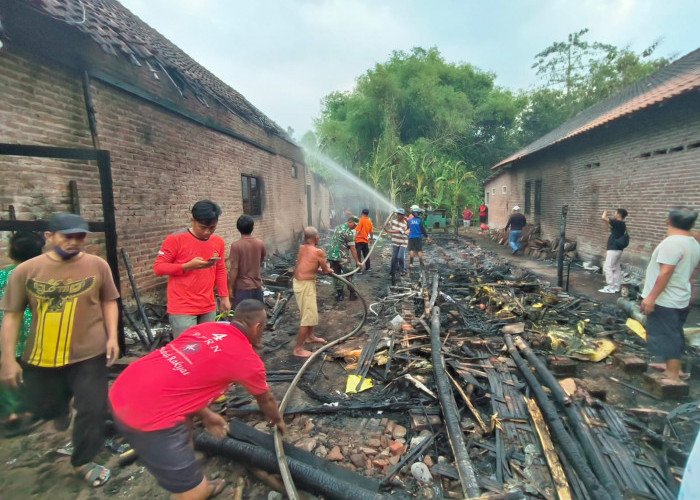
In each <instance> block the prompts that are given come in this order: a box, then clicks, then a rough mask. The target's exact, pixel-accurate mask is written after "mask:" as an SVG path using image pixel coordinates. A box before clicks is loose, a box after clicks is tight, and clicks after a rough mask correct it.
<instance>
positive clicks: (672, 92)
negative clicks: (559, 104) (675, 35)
mask: <svg viewBox="0 0 700 500" xmlns="http://www.w3.org/2000/svg"><path fill="white" fill-rule="evenodd" d="M493 172H494V173H493V175H492V176H491V177H490V178H489V180H487V182H486V183H485V185H484V197H485V199H486V201H487V204H488V205H489V225H490V226H491V227H492V228H502V227H504V226H505V224H506V221H507V220H508V216H509V214H510V213H511V210H512V208H513V206H515V205H519V206H520V207H521V212H522V213H523V214H524V215H525V216H526V217H527V219H528V222H529V223H533V224H539V225H540V227H541V233H542V236H543V237H545V238H547V239H552V238H555V237H558V236H559V228H560V221H561V213H562V207H563V206H565V205H568V215H567V229H566V236H567V238H568V239H571V240H576V242H577V250H578V253H579V256H580V257H581V258H582V259H584V260H592V261H594V262H598V263H600V261H601V259H602V260H604V258H605V247H606V243H607V238H608V231H607V229H606V227H605V224H604V223H603V222H602V221H601V220H600V216H601V214H602V212H603V210H608V211H609V212H610V211H614V210H615V209H617V208H620V207H621V208H625V209H626V210H627V211H628V212H629V216H628V217H627V219H626V222H627V227H628V228H629V233H630V237H631V239H630V245H629V247H628V248H627V249H626V250H625V251H624V253H623V262H624V263H625V264H626V265H628V266H635V267H637V268H642V269H643V268H644V267H645V265H646V263H647V262H648V259H649V257H650V256H651V253H652V251H653V249H654V247H655V246H656V245H657V244H658V243H659V241H661V240H662V239H663V238H664V236H665V234H666V227H665V223H664V222H665V218H666V214H667V212H668V210H669V208H671V207H672V206H675V205H687V206H692V207H694V208H696V209H700V49H698V50H695V51H694V52H691V53H690V54H688V55H686V56H685V57H682V58H680V59H678V60H677V61H675V62H673V63H672V64H669V65H668V66H666V67H664V68H662V69H661V70H659V71H658V72H656V73H654V74H653V75H651V76H649V77H648V78H646V79H643V80H641V81H639V82H637V83H635V84H633V85H631V86H629V87H628V88H626V89H624V90H622V91H621V92H619V93H618V94H615V95H613V96H611V97H609V98H608V99H605V100H603V101H601V102H599V103H597V104H596V105H594V106H592V107H590V108H588V109H586V110H584V111H582V112H581V113H579V114H578V115H577V116H575V117H574V118H572V119H571V120H569V121H568V122H566V123H564V124H562V125H561V126H559V127H557V128H556V129H554V130H552V131H551V132H549V133H548V134H546V135H544V136H543V137H541V138H539V139H538V140H536V141H534V142H533V143H532V144H529V145H528V146H526V147H525V148H523V149H521V150H520V151H518V152H516V153H515V154H513V155H511V156H510V157H508V158H505V159H504V160H502V161H500V162H498V163H497V164H496V165H494V166H493Z"/></svg>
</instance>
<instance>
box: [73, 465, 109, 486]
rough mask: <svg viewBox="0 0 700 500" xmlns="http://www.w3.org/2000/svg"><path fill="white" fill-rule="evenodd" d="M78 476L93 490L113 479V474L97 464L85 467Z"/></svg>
mask: <svg viewBox="0 0 700 500" xmlns="http://www.w3.org/2000/svg"><path fill="white" fill-rule="evenodd" d="M77 474H78V477H82V478H83V479H84V480H85V481H86V482H87V483H88V484H89V485H90V486H92V487H93V488H99V487H100V486H103V485H104V484H105V483H106V482H107V481H109V478H110V477H112V473H111V472H110V470H109V469H108V468H107V467H103V466H101V465H98V464H96V463H95V462H90V463H89V464H86V465H84V466H83V467H81V469H80V471H79V472H78V473H77Z"/></svg>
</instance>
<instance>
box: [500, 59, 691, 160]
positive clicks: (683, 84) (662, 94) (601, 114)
mask: <svg viewBox="0 0 700 500" xmlns="http://www.w3.org/2000/svg"><path fill="white" fill-rule="evenodd" d="M698 88H700V49H697V50H695V51H693V52H691V53H690V54H688V55H686V56H685V57H682V58H681V59H679V60H677V61H675V62H673V63H672V64H669V65H668V66H666V67H664V68H662V69H660V70H659V71H657V72H656V73H654V74H653V75H651V76H649V77H647V78H645V79H643V80H640V81H638V82H636V83H634V84H632V85H630V86H629V87H627V88H626V89H624V90H622V91H621V92H619V93H617V94H614V95H612V96H610V97H608V98H607V99H605V100H603V101H600V102H599V103H597V104H595V105H593V106H591V107H590V108H588V109H586V110H584V111H581V112H580V113H579V114H578V115H576V116H575V117H574V118H572V119H571V120H569V121H568V122H566V123H564V124H562V125H560V126H559V127H557V128H555V129H554V130H552V131H551V132H549V133H548V134H546V135H544V136H542V137H540V138H539V139H537V140H536V141H535V142H533V143H531V144H529V145H528V146H526V147H525V148H523V149H521V150H520V151H518V152H517V153H515V154H513V155H511V156H509V157H508V158H506V159H505V160H502V161H500V162H498V163H497V164H496V165H494V166H493V167H491V168H492V169H497V168H499V167H502V166H503V165H506V164H508V163H511V162H513V161H516V160H520V159H522V158H525V157H526V156H529V155H531V154H532V153H535V152H537V151H540V150H542V149H545V148H548V147H550V146H553V145H554V144H557V143H560V142H563V141H566V140H568V139H571V138H572V137H574V136H576V135H579V134H582V133H584V132H587V131H589V130H592V129H594V128H596V127H600V126H601V125H605V124H606V123H609V122H611V121H613V120H616V119H618V118H621V117H623V116H627V115H630V114H632V113H634V112H636V111H639V110H642V109H644V108H647V107H649V106H652V105H654V104H658V103H661V102H663V101H666V100H668V99H671V98H673V97H676V96H678V95H680V94H683V93H686V92H690V91H693V90H697V89H698Z"/></svg>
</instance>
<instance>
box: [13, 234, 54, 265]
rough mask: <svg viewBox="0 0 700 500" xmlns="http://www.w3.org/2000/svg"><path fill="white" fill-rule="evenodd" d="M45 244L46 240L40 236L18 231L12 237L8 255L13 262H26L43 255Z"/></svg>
mask: <svg viewBox="0 0 700 500" xmlns="http://www.w3.org/2000/svg"><path fill="white" fill-rule="evenodd" d="M45 244H46V240H44V237H43V236H41V235H40V234H37V233H32V232H29V231H17V232H16V233H15V234H13V235H12V236H11V237H10V244H9V251H8V253H9V255H10V258H11V259H12V260H14V261H17V262H24V261H25V260H29V259H33V258H34V257H37V256H39V255H41V251H42V250H43V249H44V245H45Z"/></svg>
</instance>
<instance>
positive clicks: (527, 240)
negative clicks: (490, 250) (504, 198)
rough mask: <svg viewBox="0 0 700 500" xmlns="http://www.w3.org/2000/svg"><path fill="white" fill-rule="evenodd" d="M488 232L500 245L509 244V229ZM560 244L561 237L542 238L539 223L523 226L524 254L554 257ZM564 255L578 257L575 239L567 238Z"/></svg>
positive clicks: (568, 257) (521, 243)
mask: <svg viewBox="0 0 700 500" xmlns="http://www.w3.org/2000/svg"><path fill="white" fill-rule="evenodd" d="M488 234H489V236H490V237H491V239H492V240H494V241H495V242H496V243H498V244H499V245H508V236H509V231H506V230H504V229H492V230H490V231H489V233H488ZM559 245H560V239H559V238H554V239H552V240H548V239H545V238H542V235H541V231H540V225H539V224H528V225H527V226H525V228H523V232H522V237H521V240H520V248H521V249H522V252H523V254H524V255H527V256H529V257H532V258H535V259H540V260H544V259H554V258H556V257H557V253H558V252H559ZM564 255H565V256H566V258H567V259H572V260H577V259H578V253H577V252H576V241H575V240H568V239H567V240H565V243H564Z"/></svg>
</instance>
